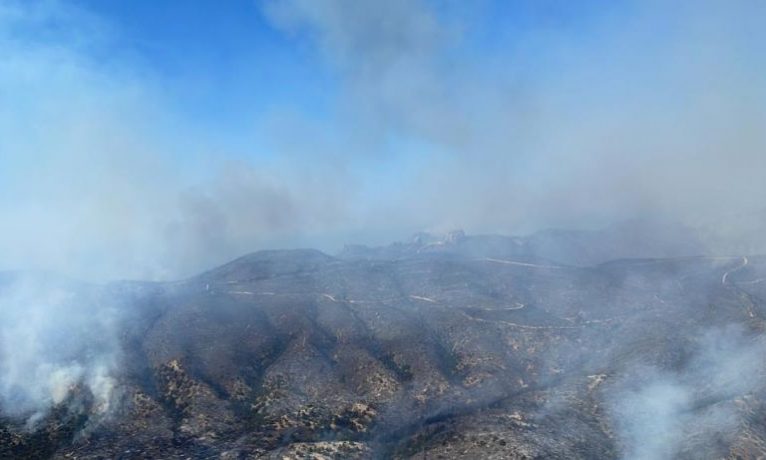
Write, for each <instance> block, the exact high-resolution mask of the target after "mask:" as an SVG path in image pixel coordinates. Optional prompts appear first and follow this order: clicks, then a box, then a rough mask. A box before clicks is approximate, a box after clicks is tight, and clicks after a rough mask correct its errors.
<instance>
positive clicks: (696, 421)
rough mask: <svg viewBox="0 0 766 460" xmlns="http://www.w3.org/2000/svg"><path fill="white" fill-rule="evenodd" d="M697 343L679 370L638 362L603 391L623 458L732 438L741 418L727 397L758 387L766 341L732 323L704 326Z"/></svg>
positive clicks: (661, 454)
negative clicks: (730, 324) (729, 325)
mask: <svg viewBox="0 0 766 460" xmlns="http://www.w3.org/2000/svg"><path fill="white" fill-rule="evenodd" d="M697 347H698V349H697V350H696V351H695V353H694V355H693V357H692V358H691V360H690V362H689V363H688V364H687V365H686V366H684V367H683V368H682V369H680V370H673V371H671V370H661V369H656V368H652V367H648V366H639V367H636V368H634V369H631V370H629V371H628V372H627V373H626V375H625V376H624V377H623V378H621V380H620V381H619V382H618V383H616V384H615V385H613V387H612V388H611V389H609V390H608V391H607V402H608V404H609V407H610V410H611V414H612V419H613V421H614V424H615V427H616V429H617V434H618V437H619V439H620V442H621V444H622V447H623V452H624V458H625V459H629V460H655V459H665V458H673V457H674V456H676V455H677V454H678V453H679V452H680V451H681V450H684V451H686V452H691V453H692V456H694V455H693V453H694V452H695V451H697V452H702V451H709V449H711V444H710V443H711V442H715V441H716V440H717V439H720V438H722V437H723V438H724V440H728V441H731V436H732V435H733V433H734V432H735V430H736V429H737V428H738V427H739V424H740V423H741V422H742V420H741V417H740V416H739V415H738V414H737V411H736V410H735V408H734V407H733V406H732V405H731V400H732V399H734V398H736V397H739V396H742V395H744V394H746V393H748V392H752V391H754V390H756V389H757V388H758V386H759V384H760V382H761V381H762V379H763V375H764V370H765V368H764V361H763V356H764V351H766V348H765V347H766V343H764V341H763V340H762V338H761V337H758V338H755V339H753V338H752V337H747V336H746V335H744V331H743V330H742V329H741V328H739V327H733V326H732V327H728V328H721V329H714V330H710V331H707V332H706V333H704V334H702V336H701V337H700V339H699V343H698V344H697ZM690 440H691V443H692V444H691V445H690ZM694 442H696V443H698V445H694V444H693V443H694ZM706 443H707V444H706ZM699 444H701V446H700V445H699ZM700 449H701V450H700Z"/></svg>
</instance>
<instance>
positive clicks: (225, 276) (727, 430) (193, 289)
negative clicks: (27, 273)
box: [0, 234, 766, 459]
mask: <svg viewBox="0 0 766 460" xmlns="http://www.w3.org/2000/svg"><path fill="white" fill-rule="evenodd" d="M466 238H470V237H465V236H463V235H459V234H458V235H453V237H451V238H450V239H447V240H440V241H439V242H434V241H431V242H427V241H425V242H424V241H419V242H416V243H417V244H416V247H405V246H406V245H402V246H400V247H398V248H394V249H395V252H396V253H395V254H392V253H391V251H392V250H391V249H390V248H389V249H387V250H386V251H388V252H386V251H381V250H377V251H376V252H375V253H374V254H372V253H371V252H370V251H373V250H370V249H363V248H351V249H350V250H349V251H346V252H345V253H344V254H342V255H341V256H340V257H331V256H328V255H326V254H323V253H320V252H318V251H312V250H294V251H264V252H258V253H254V254H251V255H248V256H245V257H242V258H240V259H238V260H235V261H233V262H231V263H229V264H227V265H224V266H222V267H219V268H216V269H214V270H211V271H209V272H207V273H204V274H201V275H199V276H197V277H194V278H191V279H188V280H184V281H181V282H175V283H113V284H110V285H106V286H85V285H77V286H76V287H75V288H72V289H76V290H78V291H80V292H82V291H87V292H90V294H88V295H89V296H90V297H91V298H93V297H94V296H95V298H98V299H100V301H105V300H103V299H119V302H120V305H123V308H124V314H123V315H122V317H121V320H120V324H119V328H118V331H119V333H118V337H117V339H118V341H119V344H120V350H121V353H120V356H119V366H117V368H116V370H115V371H114V374H115V375H114V378H115V381H116V390H115V392H114V394H113V396H111V399H112V401H111V402H110V404H109V408H108V410H103V407H99V405H98V403H97V401H98V398H97V397H96V395H93V394H91V393H92V391H91V390H89V389H88V387H86V386H85V385H77V384H75V385H71V386H70V387H69V388H68V391H67V395H66V398H64V399H63V400H61V401H58V402H57V403H56V404H54V407H53V408H52V409H50V410H49V411H47V412H46V413H45V414H44V415H43V416H42V417H41V418H40V419H39V420H36V421H35V423H34V425H33V426H31V425H30V424H29V421H28V419H25V418H23V417H19V416H18V415H17V416H10V415H4V416H3V418H2V421H0V457H2V458H48V457H53V458H518V459H532V458H562V459H576V458H759V457H761V456H763V455H766V411H764V404H766V398H765V396H766V392H765V391H766V380H764V369H766V367H764V359H766V354H763V353H762V351H763V350H766V348H764V346H763V340H762V334H763V331H764V328H765V327H766V302H765V301H764V299H766V281H764V280H766V258H762V257H753V256H751V257H743V256H732V257H720V258H711V257H683V258H664V259H626V260H616V261H611V262H607V263H602V264H596V265H590V266H574V265H563V264H561V263H560V262H558V261H554V260H553V258H550V257H538V256H537V255H536V254H533V253H532V252H528V251H517V252H514V251H512V250H510V249H509V248H511V247H512V246H513V244H515V243H514V242H513V241H512V240H497V241H494V243H493V242H491V241H490V242H489V243H492V244H488V243H487V242H486V241H485V242H484V243H485V244H479V243H480V242H477V241H468V240H466ZM498 241H500V242H499V243H498ZM429 245H430V246H429ZM471 245H473V246H476V247H472V246H471ZM424 247H426V248H427V249H423V248H424ZM434 248H436V249H438V250H432V249H434ZM445 248H446V249H448V250H444V249H445ZM450 248H451V249H450ZM466 248H468V249H466ZM365 251H367V252H365ZM373 255H374V256H373ZM0 281H3V280H0ZM4 283H6V284H7V283H9V281H7V280H6V281H4ZM2 284H3V283H0V285H2Z"/></svg>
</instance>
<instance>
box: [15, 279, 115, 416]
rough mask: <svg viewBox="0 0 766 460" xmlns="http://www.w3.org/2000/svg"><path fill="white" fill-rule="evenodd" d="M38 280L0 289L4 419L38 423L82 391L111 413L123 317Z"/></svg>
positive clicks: (94, 299)
mask: <svg viewBox="0 0 766 460" xmlns="http://www.w3.org/2000/svg"><path fill="white" fill-rule="evenodd" d="M78 289H82V287H80V288H77V287H76V286H72V285H69V283H65V282H64V283H62V282H59V281H53V282H52V281H51V280H49V279H42V278H41V277H39V276H31V275H27V276H23V277H21V278H18V279H14V280H12V281H11V283H10V284H9V285H7V286H5V287H3V289H2V290H0V312H2V319H3V321H2V322H0V413H2V414H3V415H7V416H12V417H23V418H26V419H27V420H29V421H30V422H34V421H35V420H37V419H39V418H41V417H42V416H44V415H45V413H46V412H47V411H48V410H49V409H50V408H51V407H54V406H56V405H59V404H62V403H64V402H65V401H66V399H67V398H68V397H69V396H70V395H71V394H72V392H73V391H74V390H76V389H77V388H78V387H79V388H81V389H84V390H85V391H87V392H89V393H90V395H91V396H92V398H93V404H94V406H93V411H94V412H95V413H106V412H107V411H108V410H109V408H110V406H111V403H112V399H113V397H114V391H115V378H114V372H115V370H116V368H117V364H118V360H119V346H118V343H117V337H118V334H117V330H116V328H117V321H118V320H117V318H118V316H119V315H118V310H117V308H116V307H115V306H114V305H110V304H109V303H108V301H106V300H104V299H102V298H99V297H100V296H97V295H96V296H93V295H83V294H82V293H80V292H76V291H77V290H78Z"/></svg>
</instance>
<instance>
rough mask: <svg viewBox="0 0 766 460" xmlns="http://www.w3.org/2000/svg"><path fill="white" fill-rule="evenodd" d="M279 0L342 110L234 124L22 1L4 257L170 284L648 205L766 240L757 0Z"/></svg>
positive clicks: (669, 216)
mask: <svg viewBox="0 0 766 460" xmlns="http://www.w3.org/2000/svg"><path fill="white" fill-rule="evenodd" d="M259 6H260V8H261V10H262V12H263V15H264V16H265V17H266V18H267V20H268V21H269V23H270V24H271V25H272V26H273V27H274V29H275V30H276V31H277V32H278V33H280V34H282V35H281V37H282V38H283V39H284V40H285V44H286V46H290V47H294V48H301V49H305V50H307V51H308V53H309V54H311V53H313V54H314V55H315V58H316V62H315V63H316V64H317V68H316V71H317V72H318V73H319V74H322V75H323V76H324V77H326V78H328V79H330V80H331V81H332V82H333V85H332V88H331V90H330V91H328V93H329V94H328V99H329V100H330V105H331V109H330V110H327V111H326V113H325V112H323V113H321V116H319V115H318V114H317V113H316V110H314V108H313V107H311V106H310V104H309V105H307V106H301V105H300V104H299V105H297V106H296V105H295V104H292V103H285V104H284V105H277V106H276V107H275V108H273V109H269V110H264V111H262V112H259V114H258V115H257V116H252V115H251V114H250V112H247V111H244V110H243V113H242V114H241V117H242V120H241V121H242V124H243V125H246V126H248V128H247V129H244V130H242V129H240V130H237V129H235V128H234V127H232V128H231V131H226V132H218V131H217V129H218V128H215V127H212V126H206V125H204V123H203V124H202V126H200V121H199V120H196V119H194V118H193V117H190V116H189V115H188V114H187V113H186V111H185V110H183V107H184V106H183V103H182V102H183V101H178V100H175V99H174V97H173V96H172V94H173V92H172V91H170V90H171V89H172V87H174V86H182V85H183V84H184V83H186V82H185V81H183V76H181V77H178V78H180V79H181V80H180V81H175V80H172V79H168V77H166V76H163V75H162V74H161V73H160V72H159V71H158V69H155V68H154V67H153V66H152V65H151V63H150V62H147V61H144V60H141V59H140V58H137V57H136V56H135V53H134V52H133V51H132V49H131V48H130V46H128V45H126V43H125V41H124V40H123V37H121V34H120V30H119V29H118V28H117V27H114V25H113V24H111V23H110V22H109V21H108V20H107V19H105V18H101V17H98V16H97V15H95V14H92V13H89V12H88V11H87V10H85V9H83V8H80V7H76V6H75V4H73V3H70V2H31V3H27V2H24V3H22V2H15V1H8V2H4V3H3V5H2V7H0V52H1V53H2V54H3V56H4V59H3V60H2V63H0V85H2V88H3V90H2V92H0V102H1V104H0V180H2V183H3V193H2V198H0V215H1V216H2V226H0V228H1V229H2V230H0V253H2V254H3V258H2V260H0V267H2V268H5V269H18V268H30V269H38V268H42V269H52V270H56V271H61V272H66V273H69V274H72V275H75V276H78V277H84V278H87V279H94V280H96V279H97V280H103V279H113V278H145V279H146V278H151V279H168V278H178V277H183V276H187V275H190V274H192V273H195V272H197V271H200V270H203V269H205V268H207V267H209V266H212V265H215V264H218V263H221V262H223V261H225V260H227V259H229V258H232V257H235V256H237V255H239V254H241V253H244V252H248V251H251V250H254V249H258V248H266V247H284V246H312V247H320V248H322V249H325V250H330V251H332V250H335V249H337V248H339V247H340V246H341V245H342V244H343V243H347V242H352V241H349V240H356V241H360V242H369V243H378V242H385V241H390V240H392V239H396V238H399V237H401V236H404V235H407V234H410V233H414V232H416V231H420V230H445V229H451V228H464V229H465V230H466V231H468V232H469V233H480V232H482V233H484V232H498V233H504V234H518V233H526V232H532V231H536V230H539V229H541V228H546V227H551V226H554V227H569V228H571V227H577V228H599V227H602V226H606V225H609V224H612V223H614V222H619V221H622V220H626V219H627V220H630V219H634V218H647V217H648V218H651V219H666V220H672V221H681V222H682V223H684V224H687V225H690V226H693V227H702V228H703V229H704V232H703V233H704V234H705V236H706V241H707V242H708V244H709V245H710V246H711V248H712V249H711V252H740V251H746V252H757V251H759V250H762V249H763V248H764V244H765V243H764V242H763V239H762V237H761V235H762V232H761V231H760V230H761V229H762V227H763V223H764V219H763V216H764V213H763V209H762V207H763V206H762V203H761V202H760V199H759V197H760V196H763V193H764V189H763V182H762V181H761V180H760V176H759V173H760V171H762V170H763V169H764V167H766V156H764V155H763V154H762V152H763V150H764V148H765V147H766V136H764V133H763V130H762V129H760V127H761V125H762V124H763V121H764V120H766V114H765V113H764V109H763V107H766V104H764V99H765V98H766V94H764V90H763V88H764V87H766V85H765V84H764V72H762V69H763V66H764V62H763V56H762V53H759V52H758V50H757V49H756V48H755V47H754V46H753V43H757V42H759V40H758V38H763V37H762V36H763V31H762V30H761V28H760V24H759V23H758V21H756V20H755V18H758V17H762V14H761V13H763V5H761V4H760V3H758V2H737V3H736V4H730V3H722V2H714V1H705V2H694V3H693V4H692V3H689V4H684V3H680V4H677V5H672V6H670V5H664V4H660V3H656V2H641V3H640V4H631V3H630V2H629V3H628V4H626V5H622V6H621V7H617V6H609V7H605V8H603V9H594V8H586V7H567V6H563V5H560V4H556V8H553V9H551V5H548V4H547V3H545V4H542V5H538V6H530V5H527V4H525V3H524V2H520V3H518V4H512V5H510V4H509V5H507V6H505V7H503V8H507V10H505V9H504V10H502V11H496V10H495V8H499V7H498V6H496V5H494V6H493V5H491V4H490V3H487V2H479V3H476V4H472V5H470V6H467V5H461V4H460V3H456V2H430V1H413V2H410V1H393V2H385V4H383V3H380V2H376V1H360V2H346V1H340V0H320V1H316V2H311V1H302V0H268V1H264V2H261V3H259ZM551 11H554V13H551ZM551 15H553V16H554V17H555V18H558V19H555V18H554V19H551V18H549V16H551ZM559 16H560V17H559ZM498 21H499V23H496V22H498ZM551 21H553V22H551ZM555 21H559V22H555ZM487 24H492V25H493V27H490V29H491V30H489V31H488V30H485V29H487V27H486V25H487ZM253 27H256V25H255V24H254V25H253ZM220 90H221V91H222V92H225V91H227V88H220ZM222 138H223V139H225V140H224V141H222V140H221V139H222ZM229 138H230V139H229ZM226 139H228V140H226ZM243 145H244V147H243Z"/></svg>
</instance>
